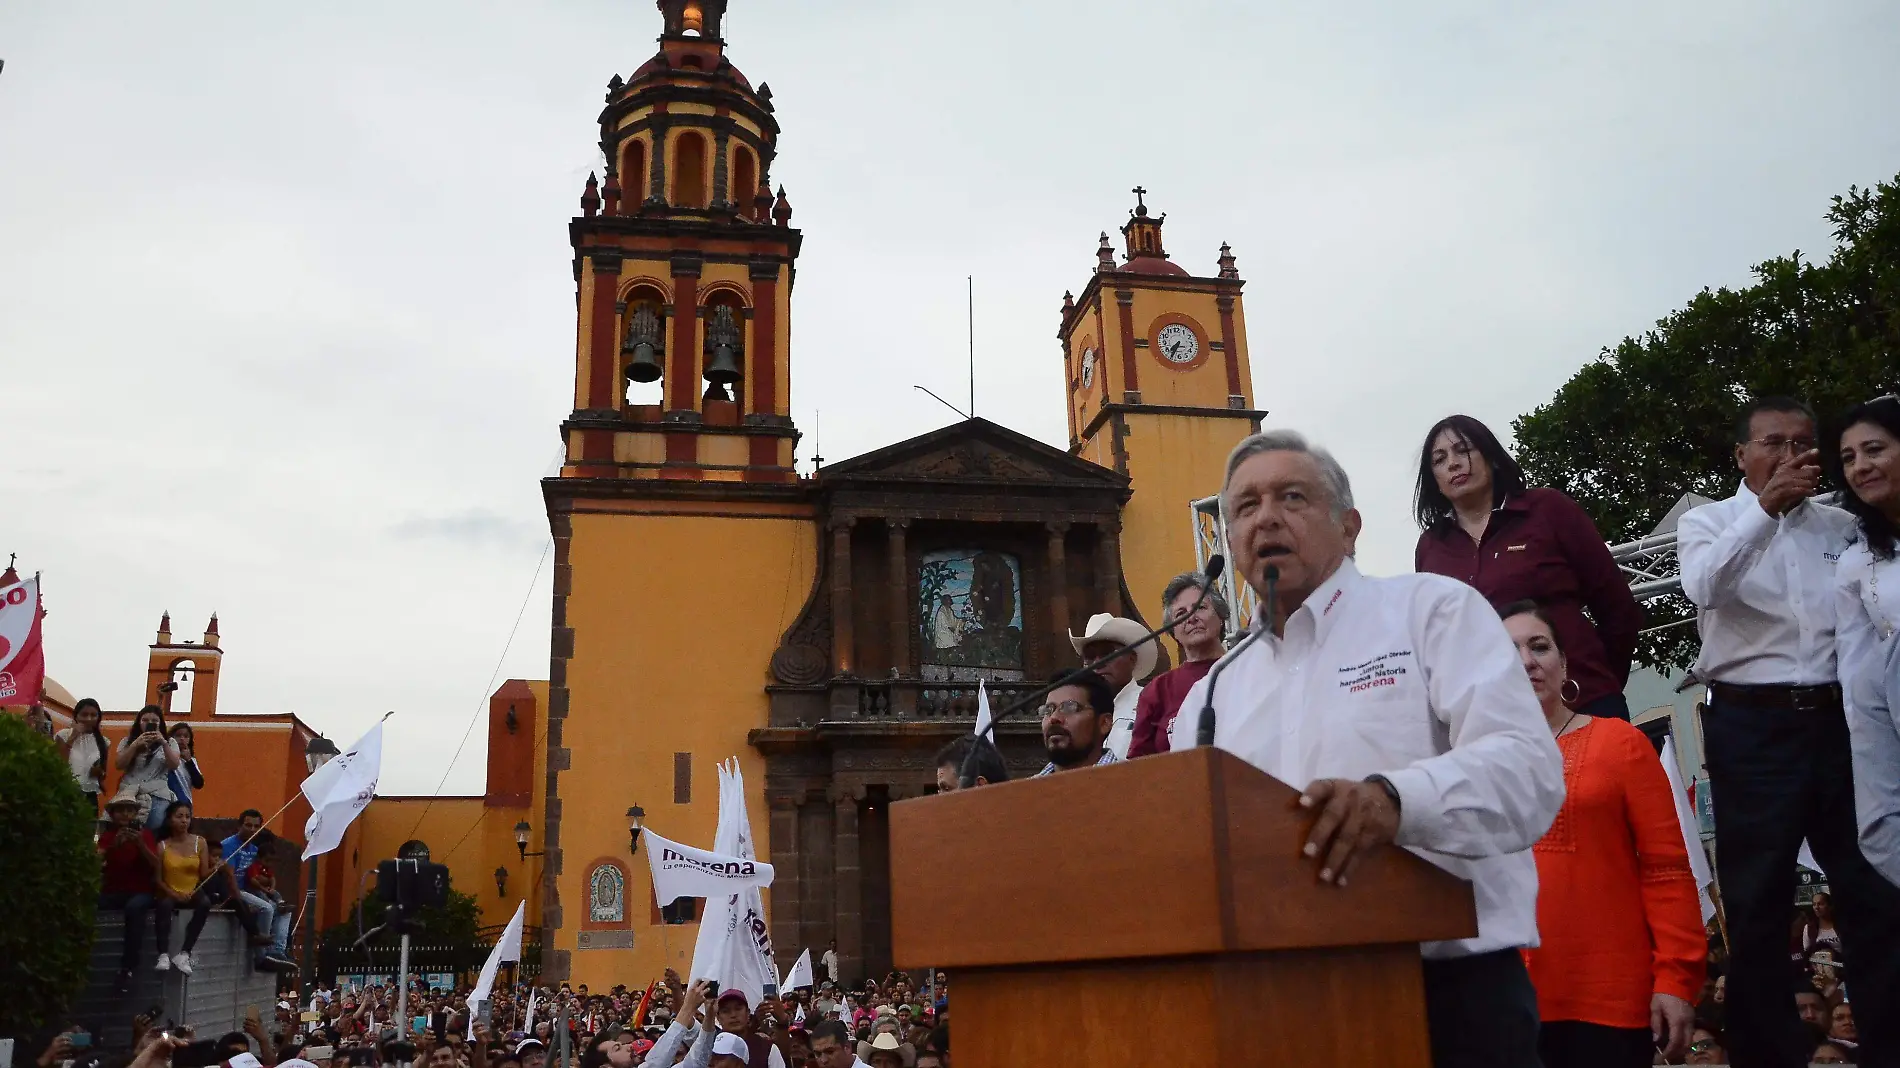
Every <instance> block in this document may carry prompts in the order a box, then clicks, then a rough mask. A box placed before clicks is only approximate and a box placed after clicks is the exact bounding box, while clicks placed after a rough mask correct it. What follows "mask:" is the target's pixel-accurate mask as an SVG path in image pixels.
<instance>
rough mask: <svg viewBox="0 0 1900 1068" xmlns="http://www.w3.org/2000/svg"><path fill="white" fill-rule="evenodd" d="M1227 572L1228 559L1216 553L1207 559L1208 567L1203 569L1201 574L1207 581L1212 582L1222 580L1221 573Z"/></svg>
mask: <svg viewBox="0 0 1900 1068" xmlns="http://www.w3.org/2000/svg"><path fill="white" fill-rule="evenodd" d="M1225 570H1227V558H1226V557H1225V556H1222V555H1221V554H1219V553H1215V554H1214V555H1212V556H1210V557H1208V558H1207V566H1205V567H1203V568H1201V574H1202V575H1203V576H1204V577H1205V578H1206V579H1207V581H1209V582H1212V581H1214V580H1215V579H1217V578H1220V573H1221V572H1223V571H1225Z"/></svg>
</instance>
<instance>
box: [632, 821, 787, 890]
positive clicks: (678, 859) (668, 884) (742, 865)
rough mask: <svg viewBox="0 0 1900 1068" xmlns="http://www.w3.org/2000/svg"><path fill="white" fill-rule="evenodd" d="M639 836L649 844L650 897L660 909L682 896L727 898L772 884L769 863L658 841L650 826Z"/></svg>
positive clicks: (660, 839) (668, 841)
mask: <svg viewBox="0 0 1900 1068" xmlns="http://www.w3.org/2000/svg"><path fill="white" fill-rule="evenodd" d="M641 837H643V838H645V839H646V840H647V841H648V842H649V843H650V846H649V848H648V849H647V867H648V868H650V869H652V871H653V896H654V897H655V898H656V899H657V900H658V901H659V902H660V904H661V905H662V906H665V905H671V904H672V903H673V902H675V901H678V900H679V899H680V898H683V897H731V896H732V895H733V894H736V893H738V892H739V891H740V890H742V889H744V888H746V887H748V886H771V885H772V876H773V874H774V873H773V871H772V866H771V865H770V864H763V863H760V862H759V861H756V860H746V859H745V858H743V857H738V856H734V855H732V854H730V853H714V852H712V851H710V850H706V849H694V848H693V847H692V846H689V845H682V844H681V843H679V842H675V841H671V840H670V839H666V838H661V837H660V836H659V835H657V834H655V833H653V829H652V828H650V827H649V828H647V829H646V830H644V831H642V832H641Z"/></svg>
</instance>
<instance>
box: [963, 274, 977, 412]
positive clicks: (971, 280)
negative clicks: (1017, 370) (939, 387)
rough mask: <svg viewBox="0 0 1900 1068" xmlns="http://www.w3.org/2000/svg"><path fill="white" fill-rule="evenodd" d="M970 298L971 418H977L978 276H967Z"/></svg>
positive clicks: (965, 281) (966, 281)
mask: <svg viewBox="0 0 1900 1068" xmlns="http://www.w3.org/2000/svg"><path fill="white" fill-rule="evenodd" d="M963 281H964V284H965V285H967V286H968V287H969V296H970V418H972V419H975V418H976V276H975V275H973V274H972V275H965V276H964V279H963Z"/></svg>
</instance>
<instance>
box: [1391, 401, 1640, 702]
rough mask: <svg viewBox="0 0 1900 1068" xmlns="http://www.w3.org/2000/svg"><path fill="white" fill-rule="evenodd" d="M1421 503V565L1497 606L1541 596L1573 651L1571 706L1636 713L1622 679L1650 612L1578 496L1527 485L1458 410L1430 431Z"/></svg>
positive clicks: (1421, 468)
mask: <svg viewBox="0 0 1900 1068" xmlns="http://www.w3.org/2000/svg"><path fill="white" fill-rule="evenodd" d="M1416 509H1417V513H1418V525H1419V528H1420V529H1421V530H1423V531H1424V533H1422V534H1420V535H1419V538H1418V550H1417V553H1416V555H1415V559H1414V565H1415V566H1416V567H1417V569H1418V570H1420V571H1425V572H1430V573H1432V574H1435V575H1448V576H1450V577H1451V578H1455V579H1457V580H1459V581H1460V582H1465V583H1468V584H1470V585H1472V586H1474V587H1476V588H1477V590H1478V592H1479V593H1482V594H1484V596H1485V597H1486V599H1488V600H1489V601H1490V602H1491V603H1492V604H1494V605H1506V604H1510V603H1512V602H1514V601H1523V600H1531V601H1536V602H1537V603H1538V604H1539V605H1540V606H1542V607H1543V609H1544V611H1545V613H1546V614H1548V615H1549V616H1550V618H1551V622H1552V623H1553V624H1555V626H1556V630H1557V638H1558V640H1559V641H1560V642H1562V643H1563V647H1564V651H1565V652H1566V653H1567V654H1569V659H1570V679H1571V681H1572V682H1573V683H1575V684H1576V685H1575V687H1574V688H1573V689H1572V692H1571V693H1570V694H1569V695H1567V700H1568V703H1569V704H1570V707H1572V708H1574V709H1576V710H1577V711H1579V712H1582V713H1584V714H1586V715H1591V716H1613V717H1615V718H1617V719H1621V720H1627V719H1629V718H1630V710H1629V704H1628V702H1626V701H1625V700H1624V699H1623V685H1624V684H1625V683H1627V682H1628V681H1629V674H1630V660H1631V658H1632V657H1634V656H1635V655H1636V635H1637V632H1638V631H1639V630H1641V629H1642V625H1643V610H1642V609H1641V608H1639V607H1637V604H1636V598H1634V597H1632V596H1630V588H1629V582H1628V580H1627V579H1626V578H1625V577H1624V575H1623V573H1622V572H1621V571H1619V570H1617V566H1616V561H1614V560H1612V559H1610V550H1609V549H1608V547H1606V546H1605V545H1604V544H1603V537H1602V535H1600V534H1598V533H1597V528H1596V524H1595V523H1592V522H1591V521H1590V517H1589V516H1588V515H1585V514H1584V511H1583V509H1582V508H1579V507H1578V506H1577V502H1575V501H1573V500H1571V499H1570V498H1569V497H1566V496H1564V495H1563V494H1561V493H1559V492H1557V491H1556V490H1550V489H1528V488H1526V487H1525V485H1524V472H1523V470H1522V469H1521V468H1519V467H1518V466H1517V461H1516V460H1513V459H1511V454H1510V453H1507V452H1505V451H1504V446H1503V445H1501V444H1499V443H1498V439H1497V435H1495V434H1493V433H1491V431H1490V429H1489V428H1487V427H1486V426H1485V425H1484V424H1483V423H1480V422H1478V421H1477V420H1476V419H1473V418H1471V417H1470V416H1468V415H1454V416H1450V417H1448V418H1445V419H1441V420H1439V422H1438V424H1437V425H1436V426H1434V427H1432V429H1431V433H1429V434H1427V435H1425V447H1424V449H1423V450H1422V451H1421V452H1420V454H1419V461H1418V492H1417V498H1416ZM1586 609H1587V610H1588V612H1589V614H1588V615H1585V614H1584V613H1585V610H1586Z"/></svg>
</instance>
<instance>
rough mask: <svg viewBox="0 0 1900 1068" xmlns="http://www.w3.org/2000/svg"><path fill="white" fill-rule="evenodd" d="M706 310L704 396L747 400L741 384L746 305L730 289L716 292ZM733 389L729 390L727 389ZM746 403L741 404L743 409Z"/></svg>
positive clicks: (712, 398)
mask: <svg viewBox="0 0 1900 1068" xmlns="http://www.w3.org/2000/svg"><path fill="white" fill-rule="evenodd" d="M702 310H703V312H704V314H705V319H706V326H705V334H706V344H705V353H704V356H705V362H704V364H703V365H702V370H701V375H702V376H703V377H704V378H705V380H706V395H705V399H706V400H709V401H712V400H722V401H723V400H735V399H736V400H740V401H743V400H744V396H745V391H744V390H743V389H741V388H739V385H740V383H742V382H743V381H744V380H745V376H746V370H745V305H743V304H741V303H740V302H739V298H738V296H737V295H735V294H734V293H732V292H730V291H728V290H721V291H718V292H715V293H713V295H712V296H711V297H710V298H708V299H707V301H706V306H705V308H704V309H702ZM728 389H731V392H730V393H728V392H727V390H728ZM743 407H744V405H743V403H742V404H741V409H743Z"/></svg>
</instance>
